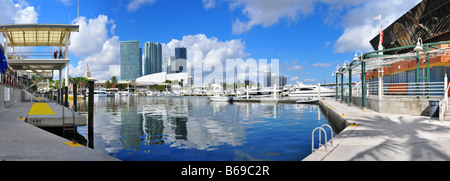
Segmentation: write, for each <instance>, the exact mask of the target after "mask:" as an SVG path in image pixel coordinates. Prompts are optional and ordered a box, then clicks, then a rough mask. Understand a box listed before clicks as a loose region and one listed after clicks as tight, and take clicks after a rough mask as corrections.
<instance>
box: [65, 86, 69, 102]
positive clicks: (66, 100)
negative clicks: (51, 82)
mask: <svg viewBox="0 0 450 181" xmlns="http://www.w3.org/2000/svg"><path fill="white" fill-rule="evenodd" d="M64 94H65V96H66V97H65V101H64V106H65V107H69V87H67V86H66V87H65V88H64Z"/></svg>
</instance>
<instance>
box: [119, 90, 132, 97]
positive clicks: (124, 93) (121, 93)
mask: <svg viewBox="0 0 450 181" xmlns="http://www.w3.org/2000/svg"><path fill="white" fill-rule="evenodd" d="M119 96H130V93H129V92H128V91H120V92H119Z"/></svg>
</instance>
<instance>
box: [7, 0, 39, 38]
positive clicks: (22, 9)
mask: <svg viewBox="0 0 450 181" xmlns="http://www.w3.org/2000/svg"><path fill="white" fill-rule="evenodd" d="M0 4H1V7H2V9H1V11H0V24H24V23H37V22H38V16H39V14H38V13H37V12H36V11H35V9H34V7H33V6H29V5H28V3H27V2H26V1H19V2H18V3H17V4H15V3H14V2H13V1H12V0H0ZM2 42H3V41H2Z"/></svg>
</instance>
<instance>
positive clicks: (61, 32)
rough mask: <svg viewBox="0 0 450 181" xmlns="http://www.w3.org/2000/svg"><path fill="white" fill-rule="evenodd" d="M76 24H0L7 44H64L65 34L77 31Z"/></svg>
mask: <svg viewBox="0 0 450 181" xmlns="http://www.w3.org/2000/svg"><path fill="white" fill-rule="evenodd" d="M78 31H79V26H78V25H68V24H9V25H0V32H2V33H3V37H7V40H8V41H7V44H8V46H12V47H15V46H65V43H66V40H65V37H66V36H65V35H66V34H68V37H69V39H70V33H71V32H78Z"/></svg>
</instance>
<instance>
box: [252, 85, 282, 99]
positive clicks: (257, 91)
mask: <svg viewBox="0 0 450 181" xmlns="http://www.w3.org/2000/svg"><path fill="white" fill-rule="evenodd" d="M275 91H276V92H277V93H280V92H281V90H279V89H277V90H275ZM273 92H274V90H273V89H271V88H261V87H258V88H252V89H250V90H249V91H248V95H249V96H250V97H271V96H273Z"/></svg>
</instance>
